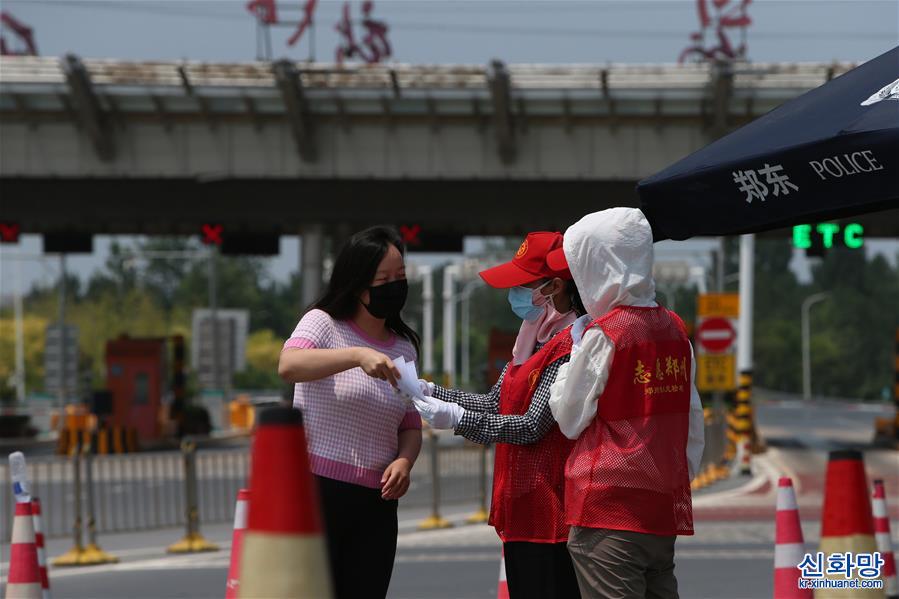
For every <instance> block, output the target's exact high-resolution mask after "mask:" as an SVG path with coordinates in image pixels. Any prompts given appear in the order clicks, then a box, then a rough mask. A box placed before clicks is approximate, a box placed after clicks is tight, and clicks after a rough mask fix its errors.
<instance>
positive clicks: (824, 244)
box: [793, 223, 865, 251]
mask: <svg viewBox="0 0 899 599" xmlns="http://www.w3.org/2000/svg"><path fill="white" fill-rule="evenodd" d="M864 234H865V228H864V227H863V226H861V225H860V224H858V223H848V224H845V225H842V226H841V225H839V224H837V223H819V224H817V225H796V226H795V227H793V247H796V248H799V249H800V250H806V251H808V250H812V251H814V250H816V249H818V250H825V251H826V250H829V249H830V248H832V247H835V246H842V247H847V248H850V249H853V250H856V249H859V248H861V247H863V246H864V245H865V238H864Z"/></svg>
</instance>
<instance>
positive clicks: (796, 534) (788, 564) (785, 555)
mask: <svg viewBox="0 0 899 599" xmlns="http://www.w3.org/2000/svg"><path fill="white" fill-rule="evenodd" d="M775 519H776V520H775V521H776V532H775V537H774V596H775V597H777V599H811V597H812V595H813V593H812V590H811V589H800V588H799V578H800V572H799V564H800V563H801V562H802V559H803V558H804V557H805V545H804V542H803V540H802V525H801V524H800V523H799V507H798V506H797V505H796V492H795V491H794V490H793V480H792V479H791V478H790V477H788V476H783V477H781V479H780V481H778V483H777V513H776V515H775Z"/></svg>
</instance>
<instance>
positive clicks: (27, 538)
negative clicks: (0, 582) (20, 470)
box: [6, 501, 41, 599]
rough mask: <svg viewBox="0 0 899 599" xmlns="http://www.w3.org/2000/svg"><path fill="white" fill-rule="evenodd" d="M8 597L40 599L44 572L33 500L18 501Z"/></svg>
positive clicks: (10, 561)
mask: <svg viewBox="0 0 899 599" xmlns="http://www.w3.org/2000/svg"><path fill="white" fill-rule="evenodd" d="M6 599H41V573H40V568H39V567H38V564H37V545H36V544H35V540H34V522H33V520H32V512H31V502H25V501H20V502H16V516H15V518H14V519H13V524H12V548H11V551H10V553H9V576H8V577H7V579H6Z"/></svg>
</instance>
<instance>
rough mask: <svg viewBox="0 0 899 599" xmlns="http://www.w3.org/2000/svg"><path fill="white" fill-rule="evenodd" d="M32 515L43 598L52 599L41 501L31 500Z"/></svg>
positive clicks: (34, 498) (33, 498) (35, 498)
mask: <svg viewBox="0 0 899 599" xmlns="http://www.w3.org/2000/svg"><path fill="white" fill-rule="evenodd" d="M31 514H32V520H33V522H34V544H35V545H36V546H37V565H38V569H39V570H40V575H41V597H42V598H43V599H50V577H49V576H48V575H47V550H46V549H45V548H44V523H43V521H42V519H41V500H40V499H38V498H37V497H32V498H31Z"/></svg>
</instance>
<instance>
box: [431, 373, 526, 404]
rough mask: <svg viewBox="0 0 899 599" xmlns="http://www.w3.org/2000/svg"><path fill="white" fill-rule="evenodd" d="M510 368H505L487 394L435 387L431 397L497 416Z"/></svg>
mask: <svg viewBox="0 0 899 599" xmlns="http://www.w3.org/2000/svg"><path fill="white" fill-rule="evenodd" d="M508 367H509V365H508V364H506V365H505V366H504V367H503V371H502V373H500V375H499V379H498V380H497V381H496V384H495V385H493V387H492V388H491V389H490V391H488V392H487V393H483V394H481V393H469V392H467V391H462V390H461V389H448V388H446V387H441V386H440V385H434V390H433V391H432V392H431V395H433V396H434V397H436V398H437V399H439V400H441V401H449V402H452V403H454V404H459V405H460V406H462V407H463V408H464V409H465V410H472V411H475V412H483V413H486V414H495V413H496V412H497V411H498V410H499V391H500V389H501V388H502V385H503V379H504V378H505V376H506V369H507V368H508Z"/></svg>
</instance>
